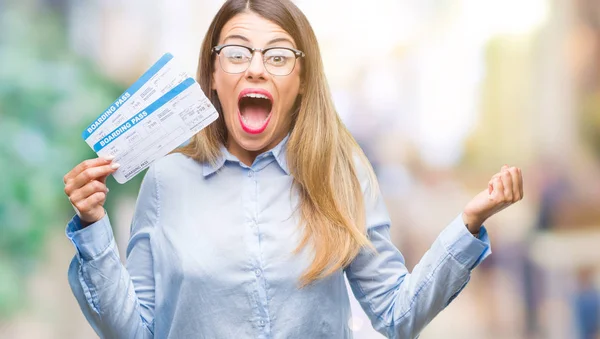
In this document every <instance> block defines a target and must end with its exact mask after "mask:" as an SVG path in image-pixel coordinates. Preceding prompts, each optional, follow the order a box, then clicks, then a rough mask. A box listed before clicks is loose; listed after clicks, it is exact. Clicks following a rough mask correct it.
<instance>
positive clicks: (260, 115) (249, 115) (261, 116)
mask: <svg viewBox="0 0 600 339" xmlns="http://www.w3.org/2000/svg"><path fill="white" fill-rule="evenodd" d="M240 113H242V117H244V120H245V121H244V122H245V123H246V124H247V125H249V126H250V127H261V126H262V125H263V124H264V122H265V120H266V119H267V116H268V115H269V112H267V109H266V108H265V107H263V106H261V105H248V106H247V107H244V108H243V109H242V110H241V112H240Z"/></svg>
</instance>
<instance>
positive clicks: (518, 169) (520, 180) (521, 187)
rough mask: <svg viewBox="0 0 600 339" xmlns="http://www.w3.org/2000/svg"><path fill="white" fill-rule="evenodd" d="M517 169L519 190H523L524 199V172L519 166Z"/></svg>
mask: <svg viewBox="0 0 600 339" xmlns="http://www.w3.org/2000/svg"><path fill="white" fill-rule="evenodd" d="M517 171H518V172H519V190H520V192H521V199H523V197H524V196H525V194H524V192H523V173H521V169H520V168H517Z"/></svg>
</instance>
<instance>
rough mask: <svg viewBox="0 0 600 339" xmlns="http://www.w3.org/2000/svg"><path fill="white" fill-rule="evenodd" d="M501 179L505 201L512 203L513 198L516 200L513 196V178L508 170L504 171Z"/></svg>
mask: <svg viewBox="0 0 600 339" xmlns="http://www.w3.org/2000/svg"><path fill="white" fill-rule="evenodd" d="M500 179H501V180H502V186H504V199H505V201H510V202H512V201H513V198H514V194H513V183H512V176H511V174H510V172H509V171H508V170H504V171H503V172H502V176H501V177H500Z"/></svg>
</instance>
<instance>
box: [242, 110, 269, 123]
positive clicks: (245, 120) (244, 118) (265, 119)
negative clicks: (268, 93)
mask: <svg viewBox="0 0 600 339" xmlns="http://www.w3.org/2000/svg"><path fill="white" fill-rule="evenodd" d="M270 116H271V113H269V114H268V115H267V117H266V118H264V119H263V121H262V122H261V123H263V122H265V121H267V119H269V117H270ZM242 120H243V121H244V123H245V124H246V125H248V124H249V123H250V121H248V118H246V117H245V116H243V115H242Z"/></svg>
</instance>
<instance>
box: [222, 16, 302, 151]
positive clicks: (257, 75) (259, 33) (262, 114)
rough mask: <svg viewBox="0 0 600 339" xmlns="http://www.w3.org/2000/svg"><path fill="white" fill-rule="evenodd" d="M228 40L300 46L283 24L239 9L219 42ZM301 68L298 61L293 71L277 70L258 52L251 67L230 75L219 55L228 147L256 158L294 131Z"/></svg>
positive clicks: (251, 44) (262, 45)
mask: <svg viewBox="0 0 600 339" xmlns="http://www.w3.org/2000/svg"><path fill="white" fill-rule="evenodd" d="M225 44H236V45H243V46H248V47H251V48H261V49H262V48H269V47H288V48H294V49H296V48H297V46H296V43H295V41H294V40H293V39H292V37H291V36H290V35H289V34H288V33H287V32H286V31H284V30H283V29H282V28H281V27H279V26H278V25H277V24H275V23H273V22H271V21H269V20H266V19H264V18H262V17H260V16H258V15H257V14H255V13H251V12H248V13H242V14H238V15H236V16H235V17H233V18H232V19H231V20H229V21H228V22H227V24H225V26H223V29H222V30H221V34H220V36H219V45H225ZM222 53H223V52H222ZM275 60H278V59H275ZM300 67H301V66H300V60H297V61H296V64H295V67H294V69H293V71H292V72H291V73H290V74H289V75H285V76H281V75H272V74H270V73H269V72H268V71H267V69H265V66H264V64H263V57H262V55H261V54H260V53H259V52H256V53H255V54H254V57H253V58H252V61H251V62H250V65H249V67H248V69H247V70H246V71H245V72H243V73H239V74H230V73H227V72H225V71H224V70H223V68H222V67H221V64H220V61H219V57H217V58H215V64H214V73H213V83H212V86H213V88H214V89H215V90H216V92H217V94H218V96H219V101H220V102H221V107H222V109H223V116H224V119H225V124H226V126H227V131H228V140H227V148H228V149H229V151H230V152H231V153H232V154H234V155H236V156H238V158H240V160H242V161H244V160H248V159H249V162H251V161H253V159H254V157H256V155H258V154H260V153H262V152H265V151H268V150H270V149H271V148H273V147H274V146H276V145H277V144H278V143H279V142H280V141H281V140H282V139H283V138H284V137H285V136H286V135H287V133H288V132H289V130H290V126H291V122H292V119H291V115H292V108H293V105H294V102H295V100H296V97H297V96H298V94H299V91H300ZM244 162H248V161H244Z"/></svg>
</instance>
